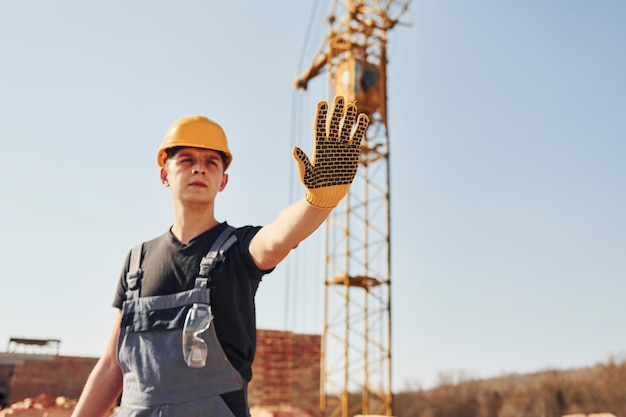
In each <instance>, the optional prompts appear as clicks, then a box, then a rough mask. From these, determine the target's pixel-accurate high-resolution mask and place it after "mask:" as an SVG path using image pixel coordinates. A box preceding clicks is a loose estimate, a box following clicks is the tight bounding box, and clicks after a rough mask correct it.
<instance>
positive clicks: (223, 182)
mask: <svg viewBox="0 0 626 417" xmlns="http://www.w3.org/2000/svg"><path fill="white" fill-rule="evenodd" d="M226 184H228V174H226V173H225V174H224V175H223V176H222V183H221V184H220V189H219V191H223V190H224V188H226Z"/></svg>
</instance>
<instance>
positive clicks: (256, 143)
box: [0, 0, 626, 391]
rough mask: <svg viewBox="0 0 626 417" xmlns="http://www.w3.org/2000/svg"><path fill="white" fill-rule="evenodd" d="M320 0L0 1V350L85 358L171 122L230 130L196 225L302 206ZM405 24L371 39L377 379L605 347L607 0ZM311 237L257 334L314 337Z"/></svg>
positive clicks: (450, 11) (623, 108)
mask: <svg viewBox="0 0 626 417" xmlns="http://www.w3.org/2000/svg"><path fill="white" fill-rule="evenodd" d="M326 3H327V5H326V6H324V7H322V11H321V12H320V13H319V18H314V19H312V18H311V15H312V14H313V13H312V11H313V10H316V9H315V8H314V7H313V2H312V1H306V2H302V1H290V0H278V1H273V2H255V1H234V2H227V1H220V2H217V1H177V2H174V1H162V0H157V1H154V0H151V1H147V0H137V1H108V2H83V1H67V0H59V1H54V2H50V1H43V0H41V1H30V0H24V1H0V144H1V145H2V146H1V148H0V149H1V150H2V163H1V164H0V174H1V175H0V196H1V197H0V198H1V203H0V218H1V219H2V222H1V223H0V257H1V258H0V261H1V265H2V268H1V280H2V281H1V286H0V317H1V319H0V320H1V324H0V350H3V349H4V346H3V344H5V343H7V342H8V339H9V338H10V337H27V338H58V339H61V340H62V342H61V353H62V354H65V355H86V356H98V355H99V354H100V352H101V351H102V348H103V346H104V344H105V341H106V337H107V336H108V334H109V331H110V328H111V325H112V320H113V317H114V314H115V311H114V309H113V308H112V307H111V302H112V299H113V294H114V291H115V286H116V283H117V279H118V276H119V274H120V272H121V268H122V263H123V260H124V257H125V256H126V254H127V252H128V250H129V249H130V248H131V247H132V246H133V245H135V244H136V243H138V242H139V241H142V240H147V239H150V238H153V237H155V236H157V235H159V234H161V233H163V232H165V231H166V230H167V228H168V227H169V226H170V224H171V203H170V196H169V191H168V190H167V189H166V188H164V187H163V186H162V185H161V184H160V182H159V179H158V167H157V165H156V151H157V148H158V146H159V144H160V142H161V140H162V138H163V135H164V133H165V131H166V130H167V128H168V126H169V125H170V124H171V123H172V122H173V121H174V120H176V119H177V118H179V117H181V116H185V115H189V114H195V113H199V114H204V115H207V116H208V117H210V118H212V119H214V120H216V121H218V122H219V123H221V124H222V126H223V127H224V128H225V130H226V132H227V134H228V136H229V140H230V146H231V150H232V152H233V154H234V161H233V164H232V168H231V169H230V182H229V185H228V187H227V188H226V190H225V191H224V192H223V193H222V194H220V195H219V197H218V203H217V204H218V209H217V217H218V219H220V220H227V221H228V222H229V223H231V224H233V225H237V226H241V225H246V224H264V223H266V222H269V221H271V220H272V219H273V218H274V216H275V215H276V214H277V213H278V212H279V211H280V209H281V208H282V207H283V206H285V205H287V204H289V203H290V202H291V201H293V200H294V199H296V198H299V197H300V195H301V193H302V189H301V188H299V187H297V186H295V185H294V183H295V181H296V180H295V179H294V175H295V164H294V162H293V160H292V158H291V146H292V145H293V144H294V143H298V144H299V145H300V146H301V147H303V148H304V150H305V151H310V150H311V146H312V145H311V144H312V135H311V134H310V133H311V132H312V130H311V126H312V122H313V108H314V105H315V103H316V102H317V101H318V100H321V99H325V98H327V97H326V94H327V93H326V91H327V89H326V85H327V78H326V75H325V74H323V75H321V76H320V77H319V78H317V79H316V80H315V81H314V82H313V83H312V84H311V88H310V90H309V91H308V92H307V93H306V94H303V93H301V92H295V91H294V90H293V87H292V85H293V81H294V79H295V77H296V75H297V74H298V72H299V71H300V70H302V69H303V68H304V67H306V66H308V63H309V62H310V60H311V58H312V54H313V52H314V50H315V49H317V45H321V42H322V37H323V36H324V35H325V34H326V33H327V30H328V27H327V26H326V24H325V22H324V17H325V16H326V14H327V12H328V10H329V9H330V1H329V2H326ZM318 10H319V9H318ZM410 16H411V18H412V25H411V26H409V27H400V26H398V27H396V28H394V29H393V31H392V32H391V34H390V35H391V36H390V40H389V54H388V55H389V67H388V83H389V87H388V93H389V102H388V104H389V132H390V144H391V181H392V184H391V193H392V197H391V202H392V251H393V254H392V303H393V304H392V305H393V316H392V317H393V329H394V334H393V364H394V390H396V391H397V390H400V389H403V388H405V387H414V386H418V385H421V386H430V385H432V384H434V383H436V382H437V381H438V378H439V375H441V373H446V374H458V373H465V374H468V375H472V376H476V377H489V376H496V375H500V374H502V373H509V372H520V373H525V372H532V371H537V370H542V369H545V368H570V367H579V366H590V365H594V364H596V363H598V362H605V361H607V360H608V359H609V357H611V355H616V356H619V357H622V358H623V355H624V352H626V331H625V329H624V317H626V303H624V301H623V300H624V294H625V293H626V219H625V214H624V213H626V196H625V190H626V164H625V163H624V160H625V156H626V77H625V76H624V74H626V54H625V50H624V45H626V3H625V2H623V1H617V0H616V1H610V0H601V1H589V0H584V1H579V0H567V1H566V0H557V1H551V2H545V1H539V0H532V1H525V2H502V1H495V0H487V1H480V2H460V1H449V0H438V1H414V2H413V3H412V4H411V10H410ZM311 20H313V26H312V30H311V35H307V33H308V30H307V28H308V27H309V22H310V21H311ZM311 45H313V47H312V49H311ZM300 126H304V128H301V127H300ZM301 132H303V133H301ZM294 190H295V191H294ZM321 237H322V236H321V233H316V234H315V235H314V236H313V237H312V238H311V239H310V240H309V241H307V242H306V243H305V244H304V245H302V247H300V248H299V249H298V252H297V253H296V254H294V256H293V257H292V258H291V259H290V260H289V261H288V262H287V263H285V264H282V265H280V266H279V267H278V268H277V269H276V271H275V272H274V273H272V274H271V275H270V276H268V277H266V279H265V280H264V282H263V284H262V286H261V287H260V289H259V293H258V296H257V302H258V311H257V315H258V325H259V327H260V328H265V329H279V330H293V331H297V332H306V333H321V331H322V324H323V316H322V312H323V270H324V264H323V246H322V245H323V243H322V240H323V239H322V238H321ZM303 266H304V267H303ZM294 267H295V268H299V269H300V270H302V271H305V272H304V273H303V274H302V276H300V277H299V278H298V279H292V280H291V281H289V282H287V275H288V271H289V270H290V268H294ZM294 300H298V302H297V303H294Z"/></svg>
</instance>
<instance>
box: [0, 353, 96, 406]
mask: <svg viewBox="0 0 626 417" xmlns="http://www.w3.org/2000/svg"><path fill="white" fill-rule="evenodd" d="M12 357H13V358H14V360H13V361H12V365H11V367H12V371H11V373H12V376H11V379H10V387H9V401H10V402H11V403H13V402H16V401H20V400H23V399H24V398H29V397H31V398H32V397H35V396H37V395H39V394H41V393H46V394H49V395H52V396H55V397H56V396H65V397H68V398H78V396H79V395H80V393H81V391H82V389H83V386H84V385H85V381H86V380H87V376H89V373H90V372H91V369H92V368H93V367H94V365H95V364H96V361H97V359H96V358H82V357H71V356H51V355H26V356H25V357H24V359H22V360H20V359H19V356H18V355H15V354H14V355H12ZM3 367H5V368H7V367H8V365H3Z"/></svg>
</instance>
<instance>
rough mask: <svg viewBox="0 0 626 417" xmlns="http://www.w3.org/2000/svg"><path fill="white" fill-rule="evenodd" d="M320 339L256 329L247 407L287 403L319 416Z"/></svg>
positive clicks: (315, 336)
mask: <svg viewBox="0 0 626 417" xmlns="http://www.w3.org/2000/svg"><path fill="white" fill-rule="evenodd" d="M320 340H321V339H320V336H319V335H303V334H294V333H291V332H281V331H273V330H259V331H258V333H257V354H256V359H255V361H254V363H253V365H252V371H253V377H252V381H251V382H250V386H249V389H248V393H249V402H250V406H251V407H253V406H271V405H281V404H288V405H291V406H293V407H296V408H299V409H301V410H303V411H306V412H307V413H308V414H310V415H312V416H318V415H319V414H320V413H319V390H320Z"/></svg>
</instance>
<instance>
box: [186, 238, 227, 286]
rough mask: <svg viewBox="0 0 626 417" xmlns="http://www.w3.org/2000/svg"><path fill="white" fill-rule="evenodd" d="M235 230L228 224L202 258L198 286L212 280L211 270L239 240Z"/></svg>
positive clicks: (197, 279)
mask: <svg viewBox="0 0 626 417" xmlns="http://www.w3.org/2000/svg"><path fill="white" fill-rule="evenodd" d="M234 231H235V228H234V227H232V226H227V227H226V229H224V231H223V232H222V233H221V234H220V235H219V236H218V237H217V239H216V240H215V242H214V243H213V246H211V249H210V250H209V253H207V254H206V256H204V257H203V258H202V261H201V262H200V273H199V275H198V277H197V278H196V285H195V286H196V287H198V286H202V284H204V285H206V283H208V282H210V281H211V277H210V274H211V270H213V268H215V266H217V265H218V264H219V263H220V262H221V261H222V260H223V259H224V253H225V252H226V251H227V250H228V249H230V247H231V246H232V245H233V244H234V243H235V242H236V241H237V236H235V235H234V234H233V232H234Z"/></svg>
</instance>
